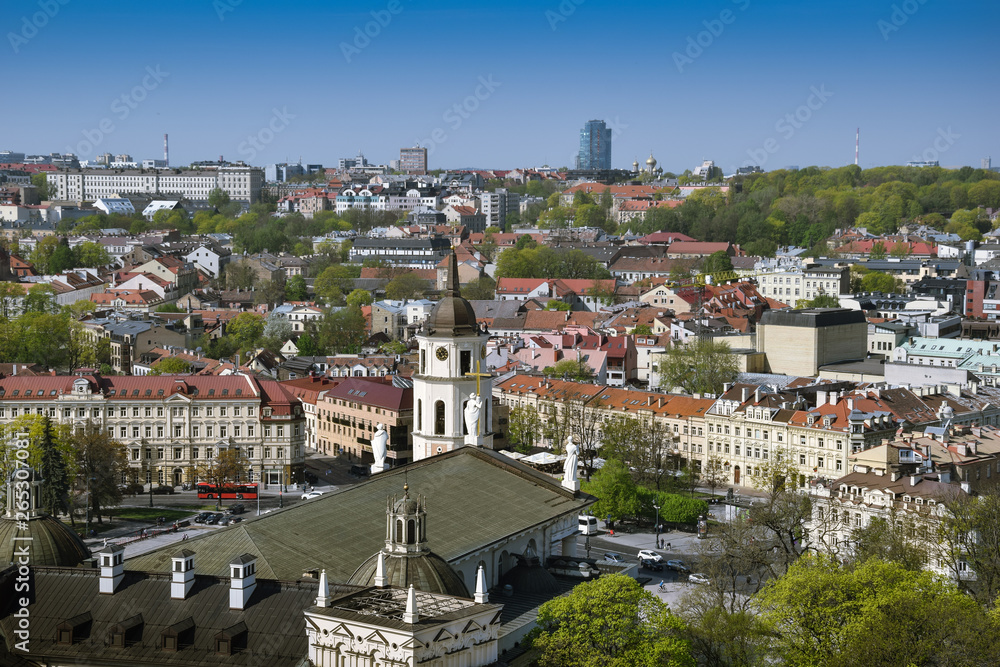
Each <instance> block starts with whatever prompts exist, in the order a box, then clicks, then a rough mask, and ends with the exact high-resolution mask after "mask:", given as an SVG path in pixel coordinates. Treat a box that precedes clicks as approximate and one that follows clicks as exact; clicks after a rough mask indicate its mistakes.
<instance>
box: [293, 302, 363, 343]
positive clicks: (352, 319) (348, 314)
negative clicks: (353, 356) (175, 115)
mask: <svg viewBox="0 0 1000 667" xmlns="http://www.w3.org/2000/svg"><path fill="white" fill-rule="evenodd" d="M366 324H367V323H366V321H365V316H364V313H362V312H361V309H360V308H355V307H352V306H348V307H347V308H341V309H339V310H337V311H336V312H333V313H328V314H327V315H324V316H323V318H322V319H321V320H320V321H319V325H318V327H317V335H318V341H317V342H318V346H319V347H320V348H322V349H324V350H327V351H329V352H333V353H335V354H340V353H355V352H357V351H358V350H360V349H361V345H362V344H363V343H364V342H365V339H366V338H367V331H366V328H367V327H366ZM299 340H300V341H301V338H300V339H299ZM300 353H301V348H300Z"/></svg>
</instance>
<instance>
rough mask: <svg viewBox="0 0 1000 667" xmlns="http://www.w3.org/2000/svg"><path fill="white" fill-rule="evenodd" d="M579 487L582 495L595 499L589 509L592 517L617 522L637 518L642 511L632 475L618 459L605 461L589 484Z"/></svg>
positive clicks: (584, 483) (585, 483)
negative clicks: (627, 518) (592, 513)
mask: <svg viewBox="0 0 1000 667" xmlns="http://www.w3.org/2000/svg"><path fill="white" fill-rule="evenodd" d="M581 486H582V489H583V491H584V493H589V494H590V495H592V496H594V497H596V498H597V502H596V503H594V505H593V507H592V508H591V509H592V510H593V512H594V516H600V517H608V516H609V517H611V520H612V521H617V520H619V519H623V518H625V517H631V516H638V515H639V513H640V511H641V509H642V501H641V500H640V498H639V492H638V489H637V487H636V485H635V481H634V480H633V479H632V474H631V473H630V472H629V470H628V468H626V467H625V464H623V463H622V462H621V461H619V460H618V459H615V458H608V459H605V461H604V466H602V467H601V469H600V470H598V471H597V472H595V473H594V475H593V476H592V477H591V479H590V481H589V482H583V484H582V485H581Z"/></svg>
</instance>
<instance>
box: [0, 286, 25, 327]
mask: <svg viewBox="0 0 1000 667" xmlns="http://www.w3.org/2000/svg"><path fill="white" fill-rule="evenodd" d="M24 294H25V287H24V286H22V285H21V284H20V283H10V282H0V317H2V318H3V319H4V320H6V319H8V318H10V317H12V316H13V315H14V313H15V312H16V311H17V310H19V309H20V306H19V305H18V304H19V302H20V301H21V299H23V298H24Z"/></svg>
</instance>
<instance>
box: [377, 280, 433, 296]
mask: <svg viewBox="0 0 1000 667" xmlns="http://www.w3.org/2000/svg"><path fill="white" fill-rule="evenodd" d="M428 289H430V283H428V282H427V281H426V280H424V279H423V278H421V277H420V276H418V275H417V274H415V273H403V274H400V275H398V276H396V277H395V278H393V279H392V280H390V281H389V284H388V285H386V286H385V296H386V297H387V298H389V299H392V300H393V301H402V300H404V299H418V298H421V297H422V296H423V295H424V294H425V293H426V292H427V290H428Z"/></svg>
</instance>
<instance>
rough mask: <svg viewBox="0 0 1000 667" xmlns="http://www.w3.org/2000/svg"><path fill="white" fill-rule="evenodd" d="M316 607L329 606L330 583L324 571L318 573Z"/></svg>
mask: <svg viewBox="0 0 1000 667" xmlns="http://www.w3.org/2000/svg"><path fill="white" fill-rule="evenodd" d="M316 606H317V607H329V606H330V582H329V581H327V578H326V570H323V571H322V572H320V573H319V593H318V594H317V595H316Z"/></svg>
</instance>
